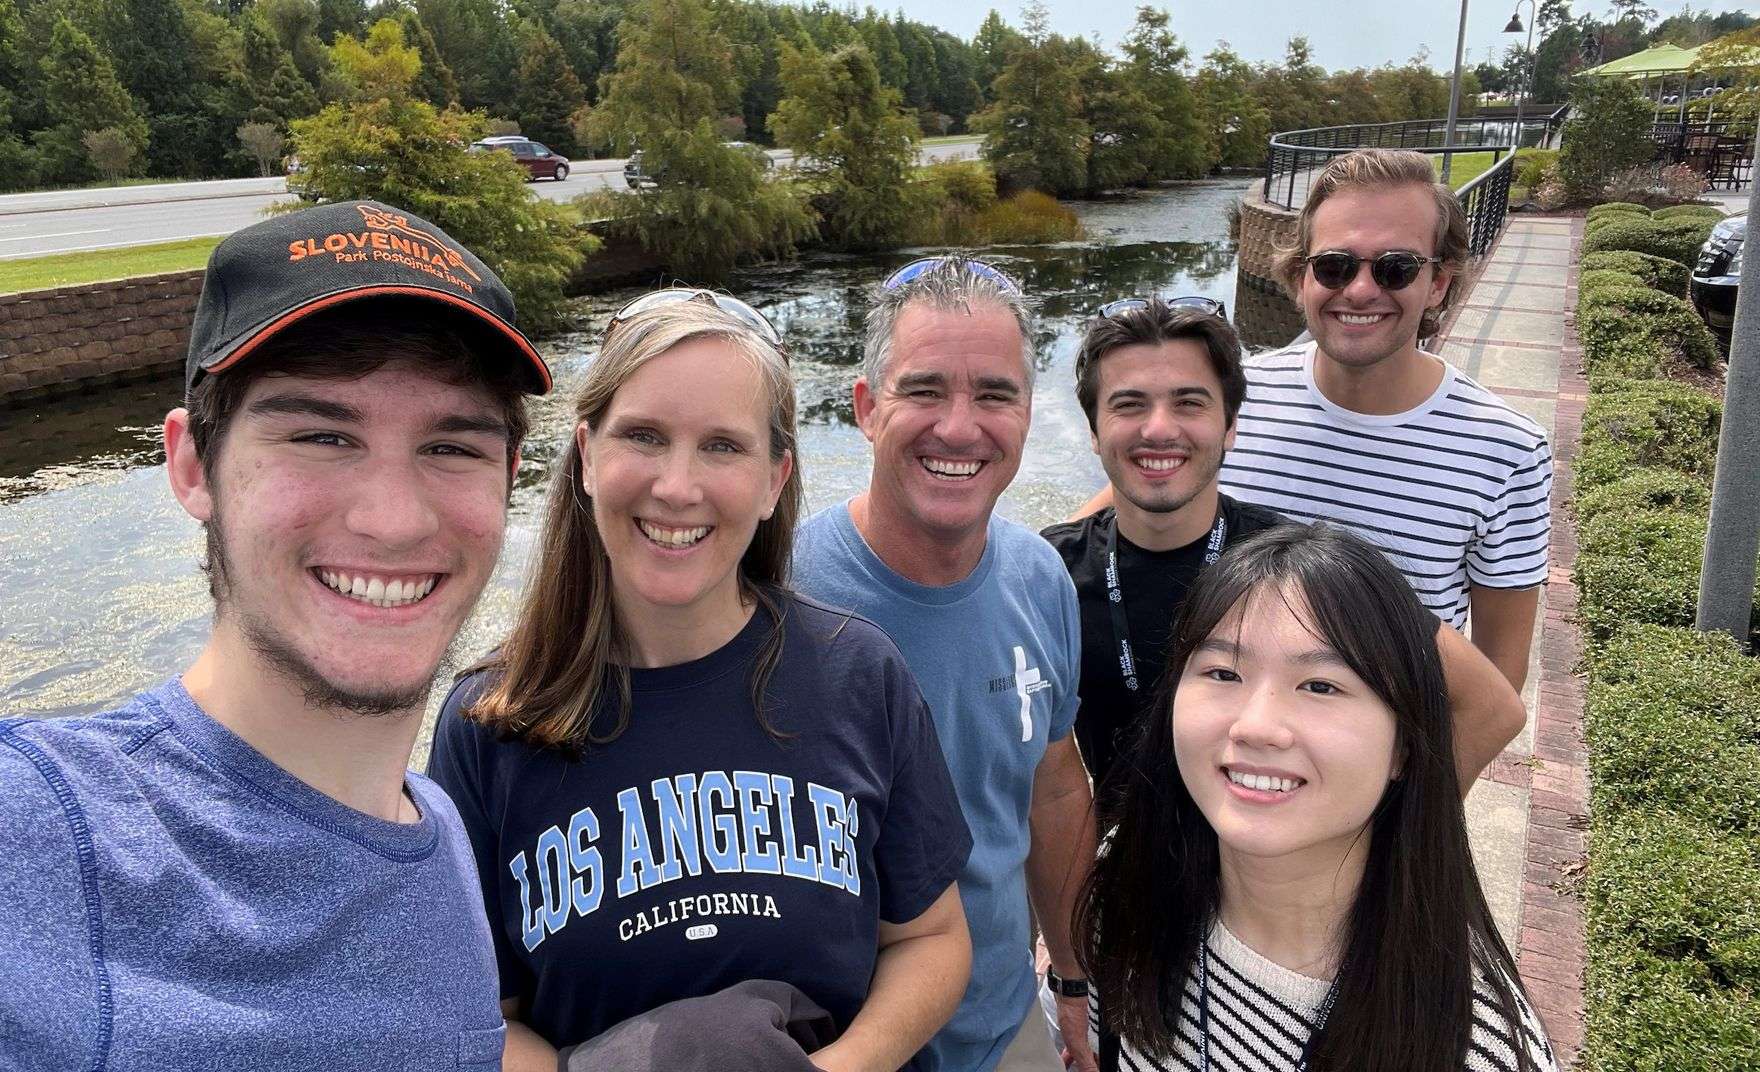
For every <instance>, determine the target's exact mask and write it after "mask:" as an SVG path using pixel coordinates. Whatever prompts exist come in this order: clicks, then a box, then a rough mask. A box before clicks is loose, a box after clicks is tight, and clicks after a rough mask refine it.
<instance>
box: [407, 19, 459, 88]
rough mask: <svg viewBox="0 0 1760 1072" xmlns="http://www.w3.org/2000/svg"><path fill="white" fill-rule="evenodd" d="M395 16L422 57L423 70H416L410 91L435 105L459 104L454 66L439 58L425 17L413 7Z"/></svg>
mask: <svg viewBox="0 0 1760 1072" xmlns="http://www.w3.org/2000/svg"><path fill="white" fill-rule="evenodd" d="M393 17H394V18H396V19H397V24H398V25H399V26H401V27H403V39H404V41H406V42H407V43H408V44H409V45H410V47H412V48H414V49H415V50H416V55H417V56H419V57H420V58H421V61H422V67H421V70H420V71H418V72H417V73H416V79H415V82H414V83H412V84H411V86H410V92H411V93H413V94H414V95H415V97H416V98H417V99H418V100H425V101H427V102H428V103H429V104H432V105H434V106H435V107H436V108H450V107H452V106H454V105H456V104H458V80H457V79H455V78H453V77H452V68H450V67H448V66H446V61H445V60H443V59H441V58H440V50H439V48H437V47H436V46H435V45H434V35H433V34H431V33H429V32H428V28H427V27H426V26H424V25H423V24H422V17H421V16H420V15H418V14H416V13H415V10H414V9H413V8H404V9H403V10H401V11H399V12H398V13H397V14H396V15H395V16H393Z"/></svg>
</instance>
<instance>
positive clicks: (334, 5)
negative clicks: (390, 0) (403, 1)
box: [316, 0, 409, 44]
mask: <svg viewBox="0 0 1760 1072" xmlns="http://www.w3.org/2000/svg"><path fill="white" fill-rule="evenodd" d="M404 10H405V11H407V10H409V9H408V8H405V9H404ZM387 14H390V12H387ZM366 28H367V0H318V26H317V30H316V32H317V35H318V40H319V41H321V42H324V43H328V44H335V43H336V36H337V35H338V34H346V35H347V36H349V37H355V36H357V35H359V34H361V33H363V32H365V31H366Z"/></svg>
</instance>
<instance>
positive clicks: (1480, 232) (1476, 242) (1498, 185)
mask: <svg viewBox="0 0 1760 1072" xmlns="http://www.w3.org/2000/svg"><path fill="white" fill-rule="evenodd" d="M1515 173H1516V157H1515V154H1514V153H1510V154H1509V155H1508V156H1505V157H1503V158H1501V159H1500V160H1498V161H1497V163H1495V164H1493V165H1492V166H1491V167H1489V168H1487V169H1485V171H1484V172H1482V173H1481V174H1479V175H1476V176H1474V178H1473V181H1471V182H1469V183H1467V184H1466V185H1465V186H1463V187H1461V188H1460V189H1458V190H1456V191H1455V192H1454V193H1455V196H1456V197H1458V198H1460V202H1461V207H1462V208H1464V209H1466V211H1467V232H1468V234H1469V236H1470V238H1469V244H1470V245H1471V247H1472V250H1473V259H1475V260H1477V259H1478V258H1480V257H1483V256H1485V255H1486V254H1487V253H1490V252H1491V247H1492V246H1493V245H1495V244H1496V243H1497V236H1498V235H1500V234H1502V233H1503V225H1504V223H1506V222H1507V221H1508V220H1509V188H1510V183H1511V181H1512V180H1513V179H1514V177H1515Z"/></svg>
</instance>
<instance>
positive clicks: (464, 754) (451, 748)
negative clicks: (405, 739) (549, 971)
mask: <svg viewBox="0 0 1760 1072" xmlns="http://www.w3.org/2000/svg"><path fill="white" fill-rule="evenodd" d="M485 687H487V679H486V676H485V675H482V674H473V675H471V676H470V677H467V678H464V679H462V680H460V681H459V682H458V683H457V684H456V685H454V686H453V687H452V691H451V692H450V693H448V694H447V696H446V702H445V703H443V704H441V705H440V721H439V723H438V724H437V725H436V726H435V727H434V748H433V750H432V751H431V752H429V753H428V770H427V774H428V777H429V778H431V779H433V781H434V783H435V784H436V785H438V786H439V787H440V788H441V789H443V790H445V791H446V795H447V796H448V797H450V798H451V799H452V803H453V806H454V807H456V808H457V809H458V818H459V821H460V822H462V823H463V824H464V830H465V834H466V835H468V836H469V837H470V841H471V854H472V855H473V856H474V857H475V858H476V861H477V878H478V881H479V882H480V883H481V884H482V887H483V908H484V910H485V911H486V912H487V913H488V916H489V935H490V937H491V938H492V939H493V941H494V943H495V967H496V970H497V971H498V972H499V974H500V976H501V997H502V999H503V1000H506V999H507V998H510V997H513V996H515V995H517V994H519V993H520V992H521V989H522V988H521V986H520V980H521V979H523V978H524V977H525V976H527V975H528V974H529V969H528V968H527V967H526V965H525V963H524V962H523V961H522V960H520V958H519V956H518V954H517V952H516V951H515V949H514V948H513V942H512V940H511V939H509V938H508V935H507V928H506V927H505V926H504V925H503V923H502V913H501V880H500V879H501V876H500V871H499V869H498V867H497V865H496V860H497V859H498V858H499V857H500V855H501V851H500V850H501V838H500V833H499V830H500V824H498V823H496V822H494V821H493V819H492V814H491V809H490V807H489V805H488V779H487V777H486V774H487V772H486V771H485V769H484V756H483V750H484V746H485V744H492V743H493V742H489V741H486V740H485V738H486V737H487V736H488V734H487V731H485V730H484V729H483V728H482V727H481V726H479V725H477V724H476V723H474V722H471V721H470V720H469V719H466V718H465V717H464V709H465V708H466V707H468V706H469V705H470V704H471V703H472V702H473V701H475V700H476V698H477V697H478V696H480V695H482V692H483V689H484V688H485Z"/></svg>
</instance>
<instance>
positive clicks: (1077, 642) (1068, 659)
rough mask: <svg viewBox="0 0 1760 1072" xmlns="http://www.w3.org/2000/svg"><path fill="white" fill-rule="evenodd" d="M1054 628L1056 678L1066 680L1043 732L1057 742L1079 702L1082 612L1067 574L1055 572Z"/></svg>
mask: <svg viewBox="0 0 1760 1072" xmlns="http://www.w3.org/2000/svg"><path fill="white" fill-rule="evenodd" d="M1055 591H1056V592H1057V616H1058V622H1057V627H1058V628H1059V629H1060V630H1061V632H1060V635H1061V637H1062V640H1063V643H1061V644H1059V645H1058V651H1057V657H1058V661H1059V664H1060V665H1059V666H1058V679H1059V680H1061V681H1067V682H1068V683H1069V685H1068V687H1067V688H1065V689H1064V690H1063V693H1062V694H1061V695H1060V696H1058V697H1057V709H1056V710H1054V711H1052V712H1051V726H1050V728H1049V730H1048V731H1047V732H1046V740H1047V741H1061V740H1063V739H1064V738H1065V737H1067V736H1069V732H1070V730H1072V729H1074V728H1075V724H1076V709H1077V708H1079V707H1081V705H1082V697H1081V692H1080V689H1079V688H1078V686H1079V685H1080V683H1081V678H1082V612H1081V609H1080V607H1079V605H1078V604H1077V602H1076V586H1075V582H1074V581H1072V580H1070V578H1069V573H1068V572H1067V571H1065V570H1062V569H1059V570H1058V571H1057V582H1056V588H1055Z"/></svg>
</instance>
